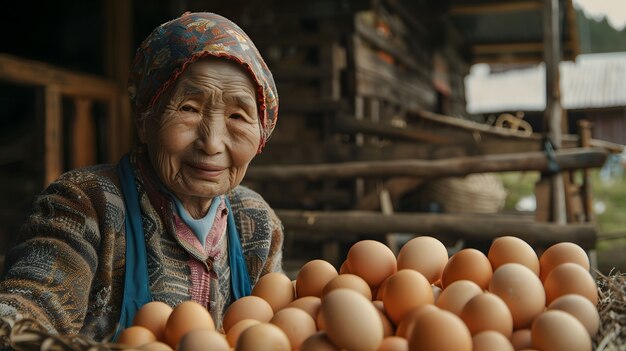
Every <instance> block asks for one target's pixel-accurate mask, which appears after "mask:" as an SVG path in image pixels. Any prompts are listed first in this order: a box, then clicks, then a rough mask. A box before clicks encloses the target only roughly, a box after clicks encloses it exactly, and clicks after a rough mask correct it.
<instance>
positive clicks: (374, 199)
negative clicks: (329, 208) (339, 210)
mask: <svg viewBox="0 0 626 351" xmlns="http://www.w3.org/2000/svg"><path fill="white" fill-rule="evenodd" d="M422 183H423V180H422V179H420V178H393V179H390V180H388V181H386V182H385V183H384V185H383V186H382V188H383V189H385V191H387V193H388V194H389V197H390V199H391V202H392V203H395V202H397V201H398V199H399V198H400V197H401V196H402V195H404V194H405V193H406V192H407V191H409V190H412V189H415V188H417V187H418V186H419V185H420V184H422ZM354 208H355V209H357V210H363V211H378V210H379V209H380V208H381V201H380V194H379V192H378V191H372V192H370V193H368V194H366V195H365V196H363V197H362V198H361V199H359V201H358V202H357V204H356V206H354Z"/></svg>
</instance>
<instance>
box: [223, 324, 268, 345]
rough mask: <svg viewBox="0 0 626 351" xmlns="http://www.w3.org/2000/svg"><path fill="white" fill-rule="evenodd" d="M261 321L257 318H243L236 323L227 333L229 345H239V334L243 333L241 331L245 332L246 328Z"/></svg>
mask: <svg viewBox="0 0 626 351" xmlns="http://www.w3.org/2000/svg"><path fill="white" fill-rule="evenodd" d="M260 323H261V322H259V321H257V320H256V319H243V320H240V321H239V322H237V323H235V325H233V326H232V327H230V329H229V330H228V332H227V333H226V341H228V345H230V347H235V345H237V340H238V339H239V336H240V335H241V333H243V331H244V330H246V329H248V328H250V327H251V326H253V325H257V324H260Z"/></svg>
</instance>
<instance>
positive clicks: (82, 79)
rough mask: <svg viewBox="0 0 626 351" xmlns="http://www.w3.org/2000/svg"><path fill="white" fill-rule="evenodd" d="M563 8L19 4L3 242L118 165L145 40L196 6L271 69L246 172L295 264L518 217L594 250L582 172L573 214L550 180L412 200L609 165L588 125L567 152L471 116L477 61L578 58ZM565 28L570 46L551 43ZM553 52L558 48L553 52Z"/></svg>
mask: <svg viewBox="0 0 626 351" xmlns="http://www.w3.org/2000/svg"><path fill="white" fill-rule="evenodd" d="M546 3H548V2H546ZM554 4H558V5H559V6H558V8H556V9H554V8H550V7H549V6H547V5H544V2H541V1H528V0H515V1H514V0H510V1H494V0H449V1H438V2H433V1H401V0H382V1H377V0H374V1H366V0H342V1H331V0H320V1H309V2H293V1H284V0H276V1H243V0H235V1H229V2H217V1H210V0H187V1H184V0H180V1H175V0H171V1H167V0H161V1H146V0H135V1H133V2H127V1H123V0H114V1H101V2H82V1H78V0H76V1H67V2H63V3H62V4H53V3H51V2H42V3H41V6H40V8H39V9H40V10H41V11H37V12H36V13H32V14H30V16H32V17H33V18H31V19H30V20H29V21H28V24H27V25H24V24H23V23H21V21H20V19H19V17H20V16H17V15H18V14H24V13H30V11H29V7H30V6H31V5H30V4H26V3H19V2H17V3H16V2H14V3H11V4H5V5H3V6H4V7H5V8H6V9H7V11H3V16H5V18H4V20H3V21H0V22H2V24H1V25H2V27H1V28H2V30H3V32H4V33H15V32H16V28H19V31H18V33H19V35H17V34H18V33H16V35H10V36H7V38H6V44H5V45H3V46H2V47H1V48H0V51H2V53H1V54H0V81H1V82H2V83H1V85H0V89H1V90H2V95H1V96H2V100H0V104H1V105H2V107H3V108H2V110H3V113H2V123H3V128H2V132H1V133H2V136H1V137H0V144H1V145H2V152H1V153H0V178H1V179H2V182H0V184H2V189H1V190H0V193H2V195H3V196H2V199H1V201H0V221H2V222H3V223H4V224H5V225H3V226H2V227H1V228H0V236H2V237H3V238H7V239H10V238H13V237H14V234H15V232H16V231H17V230H18V228H19V223H21V221H23V219H24V216H25V214H26V213H27V212H28V209H29V207H30V203H31V201H32V197H33V196H34V195H35V194H36V193H37V192H39V191H40V190H41V188H42V187H43V186H45V184H47V183H48V182H49V181H50V180H52V179H54V178H56V177H57V176H58V175H59V174H60V173H61V172H63V171H65V170H68V169H71V168H74V167H80V166H83V165H88V164H93V163H96V162H115V161H116V160H117V159H118V158H119V156H120V155H121V154H122V153H124V152H125V150H127V149H128V148H129V147H130V145H132V143H133V139H132V122H131V116H130V111H129V107H128V102H127V98H126V92H125V88H124V87H125V81H126V71H127V69H128V66H129V62H130V60H131V57H132V53H133V50H134V48H135V47H136V46H137V45H138V44H139V42H140V41H141V40H142V39H143V38H144V37H145V36H146V35H147V34H148V33H149V31H151V30H152V29H153V28H154V27H155V26H156V25H158V24H160V23H162V22H164V21H166V20H168V19H170V18H172V17H175V16H177V15H179V14H180V13H182V12H183V11H186V10H190V11H212V12H217V13H220V14H223V15H225V16H227V17H229V18H231V19H232V20H234V21H235V22H237V23H238V24H240V25H241V26H242V28H244V30H246V32H248V34H249V35H250V37H251V38H252V39H253V41H254V42H255V43H256V44H257V46H258V48H259V50H260V51H261V52H262V54H263V56H264V57H265V58H266V60H267V62H268V65H269V66H270V69H271V70H272V72H273V74H274V75H275V79H276V82H277V85H278V89H279V94H280V99H281V110H280V117H279V118H280V122H279V123H278V128H277V130H276V131H275V134H274V135H273V137H272V140H271V141H270V143H269V144H268V147H267V148H266V151H265V152H264V153H263V154H261V155H260V156H258V157H257V158H256V159H255V161H254V164H253V166H252V167H251V169H250V170H249V174H248V176H247V178H246V183H245V184H246V185H248V186H250V187H252V188H254V189H256V190H257V191H259V192H260V193H261V194H262V195H263V196H264V197H265V198H266V199H267V200H268V202H269V203H270V204H271V205H272V206H273V207H274V208H275V209H276V210H277V213H278V214H279V216H280V217H281V219H282V220H283V222H284V225H285V228H286V234H287V241H286V247H285V256H286V258H287V259H288V261H289V260H291V259H293V262H295V263H294V264H297V263H298V260H306V259H308V258H310V256H318V257H319V256H321V257H324V258H326V259H328V260H329V261H331V262H333V263H334V264H337V265H338V264H340V262H338V258H339V257H341V253H342V249H343V246H342V244H345V243H349V242H353V241H354V240H356V239H358V238H363V237H373V238H377V239H379V240H384V239H385V238H389V237H388V236H386V234H387V233H398V232H400V233H420V234H430V235H435V236H438V237H439V238H441V239H442V240H449V242H450V243H454V242H456V241H457V240H458V239H459V238H474V239H477V240H489V239H491V238H493V237H494V236H497V235H502V234H503V233H505V232H508V231H510V228H512V227H513V228H518V230H519V234H520V235H522V236H524V238H525V239H526V240H528V241H529V242H531V243H535V244H537V245H545V244H548V243H551V242H554V241H561V240H573V241H577V242H579V243H580V244H581V245H582V246H584V247H586V248H591V247H593V243H594V235H595V231H594V230H595V229H594V226H593V223H591V222H590V221H591V218H590V216H589V208H588V206H587V205H585V204H588V201H589V193H588V186H587V185H586V184H580V185H575V184H574V185H572V186H573V188H572V189H574V190H575V192H577V193H578V194H579V195H581V197H577V199H578V200H576V201H578V202H579V203H578V206H577V207H576V206H574V205H573V202H572V201H570V200H571V199H570V198H571V197H570V195H569V193H570V191H569V190H568V191H567V192H566V193H567V194H566V196H565V199H566V200H568V203H569V205H568V206H567V211H568V212H567V218H566V221H562V222H560V223H555V222H554V221H553V219H554V218H555V213H554V212H553V211H552V212H551V210H549V207H550V206H551V205H550V204H551V202H550V201H549V200H548V199H549V198H550V194H551V193H550V192H549V190H548V192H545V191H543V193H542V194H544V196H543V198H545V199H546V202H545V206H543V207H544V208H545V209H546V210H545V211H544V212H542V214H540V215H538V216H537V218H534V217H533V218H526V217H524V218H520V217H517V216H507V215H498V216H492V215H489V216H484V217H481V216H477V215H468V214H461V213H450V212H448V213H440V214H431V213H428V211H427V210H426V211H424V209H419V211H420V213H417V212H416V211H417V210H418V209H416V208H414V207H411V205H410V202H409V205H407V202H406V201H403V199H404V200H406V199H407V198H410V197H411V196H413V195H415V190H416V189H418V188H419V187H420V186H424V185H425V184H429V182H431V181H432V180H434V179H442V178H446V177H452V176H453V177H463V176H466V175H468V174H483V173H488V172H499V171H510V170H534V171H539V172H546V173H549V172H550V171H551V170H552V171H553V169H551V168H550V167H551V166H554V165H555V164H556V165H558V167H559V170H560V171H567V170H571V171H576V170H580V169H583V168H588V167H598V166H600V165H601V164H602V163H603V162H604V159H605V158H606V153H607V148H608V149H614V147H613V146H611V145H609V144H607V143H604V142H601V141H600V140H597V139H592V138H590V136H589V133H588V132H589V131H588V130H583V133H582V134H580V135H579V134H578V132H576V133H573V134H566V135H561V133H560V132H559V133H557V134H558V136H559V138H558V139H560V140H559V142H558V144H559V145H558V146H562V149H559V150H557V151H556V152H554V153H550V154H546V153H545V152H544V150H545V147H544V146H545V144H544V143H543V141H544V139H543V137H542V135H539V134H532V135H527V134H524V133H522V132H519V131H517V130H512V129H510V128H509V129H506V128H495V127H491V126H487V125H484V124H481V123H476V121H473V120H472V115H471V114H470V113H468V112H467V110H466V107H465V106H466V97H465V84H464V79H465V76H466V75H467V74H468V73H469V67H470V65H471V64H473V63H479V62H486V63H503V62H506V63H520V64H522V63H523V64H527V63H529V62H540V61H542V60H543V59H544V58H545V57H548V58H550V59H551V60H552V59H553V60H557V61H558V60H559V57H561V56H562V58H563V59H566V60H568V59H573V58H574V57H575V56H576V55H577V54H578V47H577V35H576V30H575V26H574V25H573V21H575V17H574V16H573V8H572V3H571V1H570V0H563V1H559V2H554ZM544 13H549V14H552V16H551V17H549V18H550V19H551V21H547V20H545V18H546V17H544ZM550 25H551V26H550ZM554 31H557V32H560V33H562V35H559V36H556V38H560V39H561V40H555V41H553V42H549V41H546V38H550V37H551V36H550V33H553V32H554ZM555 45H556V46H555ZM546 46H547V47H548V48H554V47H556V52H558V55H557V56H559V57H555V55H551V54H546ZM560 46H562V48H563V50H558V47H560ZM581 146H584V147H586V148H581ZM589 147H592V148H589ZM593 147H595V148H593ZM546 155H547V156H546ZM553 176H554V175H553ZM557 177H560V176H557ZM559 184H560V183H559ZM567 184H568V186H570V185H569V183H567ZM553 188H554V187H553ZM568 189H570V188H568ZM585 189H587V190H585ZM586 191H587V192H586ZM538 198H539V196H538ZM581 199H582V200H581ZM491 200H492V199H489V198H487V200H486V201H487V202H488V201H491ZM465 201H468V202H469V204H470V205H471V204H472V203H474V202H475V201H476V199H475V198H469V199H468V200H465ZM585 201H587V202H585ZM586 206H587V207H586ZM575 209H576V210H575ZM564 213H565V212H564ZM7 241H8V240H3V241H2V242H3V243H7ZM5 245H6V244H5ZM302 248H306V249H307V251H306V252H305V253H303V252H302ZM2 249H6V247H4V248H2ZM307 255H309V256H307Z"/></svg>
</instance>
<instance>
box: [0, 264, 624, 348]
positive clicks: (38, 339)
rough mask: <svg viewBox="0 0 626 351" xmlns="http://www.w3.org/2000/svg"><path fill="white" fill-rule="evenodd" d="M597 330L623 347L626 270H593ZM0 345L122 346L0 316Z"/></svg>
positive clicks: (602, 339)
mask: <svg viewBox="0 0 626 351" xmlns="http://www.w3.org/2000/svg"><path fill="white" fill-rule="evenodd" d="M596 274H597V284H598V293H599V302H598V311H599V313H600V321H601V323H600V330H599V331H598V333H597V334H596V336H595V337H594V340H593V344H594V350H595V351H624V345H626V273H619V272H611V273H610V274H609V275H608V276H606V275H603V274H602V273H599V272H596ZM0 348H1V349H3V350H18V351H21V350H24V351H36V350H41V351H70V350H71V351H100V350H122V349H123V348H124V347H122V346H121V345H119V344H114V343H109V342H94V341H92V340H90V339H88V338H85V337H82V336H80V335H79V336H71V337H67V336H66V337H63V336H58V335H50V334H49V333H48V332H47V331H46V329H45V328H44V327H42V326H41V324H39V323H38V322H37V321H35V320H33V319H20V320H18V321H15V320H13V319H11V318H0Z"/></svg>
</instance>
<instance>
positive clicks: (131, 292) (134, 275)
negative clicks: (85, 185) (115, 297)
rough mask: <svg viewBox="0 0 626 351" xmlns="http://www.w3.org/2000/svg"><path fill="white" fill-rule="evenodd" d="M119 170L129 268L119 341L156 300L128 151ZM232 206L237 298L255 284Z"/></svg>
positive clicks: (233, 281) (232, 271)
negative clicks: (251, 279) (143, 307)
mask: <svg viewBox="0 0 626 351" xmlns="http://www.w3.org/2000/svg"><path fill="white" fill-rule="evenodd" d="M117 173H118V176H119V178H120V184H121V187H122V193H123V195H124V203H125V206H126V219H125V228H126V262H125V264H126V267H125V272H124V296H123V298H122V308H121V315H120V321H119V323H118V327H117V329H116V331H115V335H114V337H113V340H114V341H115V340H117V337H118V336H119V333H120V332H121V331H122V330H123V329H125V328H128V327H129V326H130V325H131V323H132V322H133V319H134V318H135V314H136V313H137V310H139V308H141V306H143V305H145V304H146V303H148V302H150V301H152V294H151V293H150V282H149V278H148V261H147V255H146V243H145V241H144V240H145V236H144V233H143V227H142V225H141V210H140V207H139V194H138V193H137V187H136V183H135V174H134V171H133V167H132V165H131V163H130V158H129V156H128V154H126V155H124V156H123V157H122V159H121V161H120V163H119V165H118V168H117ZM224 201H225V203H226V208H228V217H227V225H226V228H227V232H228V260H229V264H230V285H231V291H232V293H233V296H234V298H235V300H237V299H239V298H242V297H244V296H248V295H250V293H251V291H252V287H251V284H250V275H249V274H248V269H247V267H246V262H245V259H244V257H243V250H242V248H241V242H240V241H239V234H238V233H237V227H236V225H235V218H234V216H233V211H232V208H231V207H230V202H229V201H228V198H226V197H224Z"/></svg>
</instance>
